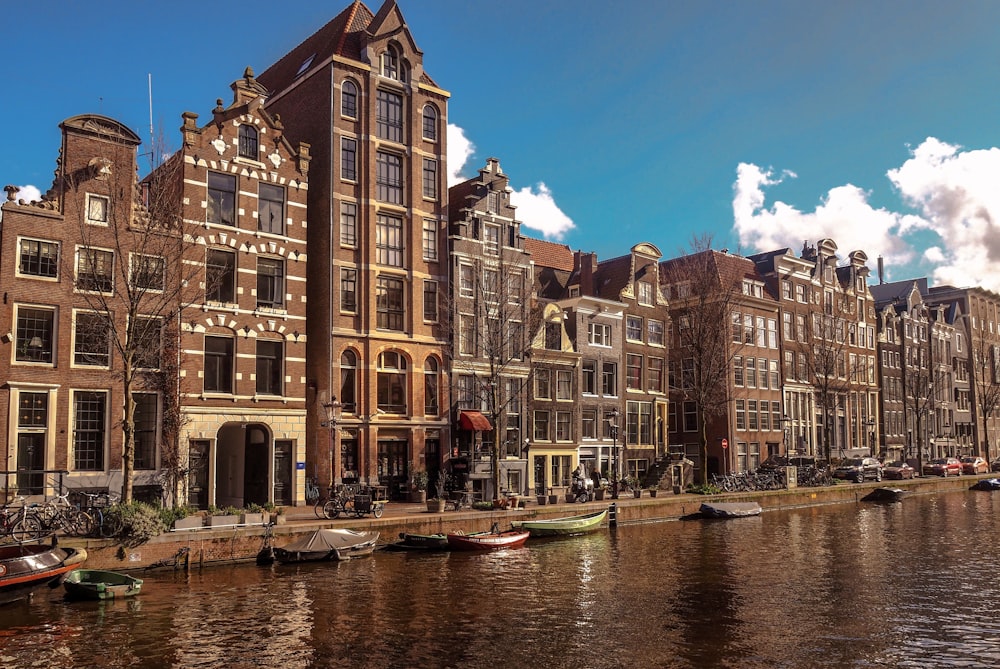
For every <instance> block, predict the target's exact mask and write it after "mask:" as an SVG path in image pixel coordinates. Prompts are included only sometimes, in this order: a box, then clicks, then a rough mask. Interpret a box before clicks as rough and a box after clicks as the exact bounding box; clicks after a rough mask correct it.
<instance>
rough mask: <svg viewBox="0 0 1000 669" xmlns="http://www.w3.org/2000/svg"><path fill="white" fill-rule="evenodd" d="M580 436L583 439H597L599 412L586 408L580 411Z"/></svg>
mask: <svg viewBox="0 0 1000 669" xmlns="http://www.w3.org/2000/svg"><path fill="white" fill-rule="evenodd" d="M580 419H581V420H580V436H581V437H582V438H583V439H597V412H596V411H594V410H593V409H584V410H583V411H581V412H580Z"/></svg>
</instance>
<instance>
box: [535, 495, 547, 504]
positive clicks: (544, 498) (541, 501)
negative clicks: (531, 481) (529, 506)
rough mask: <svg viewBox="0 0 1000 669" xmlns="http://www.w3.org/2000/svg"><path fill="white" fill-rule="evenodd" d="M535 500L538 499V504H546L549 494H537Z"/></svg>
mask: <svg viewBox="0 0 1000 669" xmlns="http://www.w3.org/2000/svg"><path fill="white" fill-rule="evenodd" d="M537 501H538V505H539V506H545V505H546V504H548V503H549V496H548V495H538V500H537Z"/></svg>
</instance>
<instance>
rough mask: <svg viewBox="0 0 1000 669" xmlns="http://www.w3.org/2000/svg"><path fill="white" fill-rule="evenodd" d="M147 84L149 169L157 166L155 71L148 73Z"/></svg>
mask: <svg viewBox="0 0 1000 669" xmlns="http://www.w3.org/2000/svg"><path fill="white" fill-rule="evenodd" d="M146 80H147V84H148V87H149V169H150V170H153V169H154V168H155V167H156V156H155V155H154V153H155V152H156V140H155V138H154V137H153V73H152V72H149V73H148V74H147V75H146Z"/></svg>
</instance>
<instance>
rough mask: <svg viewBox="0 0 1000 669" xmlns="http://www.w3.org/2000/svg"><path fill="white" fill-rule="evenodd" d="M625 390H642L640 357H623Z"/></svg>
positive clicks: (630, 354)
mask: <svg viewBox="0 0 1000 669" xmlns="http://www.w3.org/2000/svg"><path fill="white" fill-rule="evenodd" d="M625 388H627V389H628V390H642V356H641V355H635V354H634V353H629V354H628V355H627V356H625Z"/></svg>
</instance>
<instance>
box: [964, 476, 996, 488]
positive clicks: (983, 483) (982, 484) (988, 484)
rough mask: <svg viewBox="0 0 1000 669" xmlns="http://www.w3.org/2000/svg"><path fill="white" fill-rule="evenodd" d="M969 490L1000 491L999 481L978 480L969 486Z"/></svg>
mask: <svg viewBox="0 0 1000 669" xmlns="http://www.w3.org/2000/svg"><path fill="white" fill-rule="evenodd" d="M969 490H1000V479H998V478H992V479H980V480H978V481H976V482H975V483H974V484H973V485H971V486H969Z"/></svg>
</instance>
